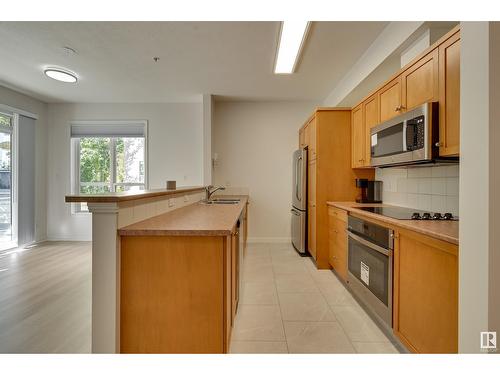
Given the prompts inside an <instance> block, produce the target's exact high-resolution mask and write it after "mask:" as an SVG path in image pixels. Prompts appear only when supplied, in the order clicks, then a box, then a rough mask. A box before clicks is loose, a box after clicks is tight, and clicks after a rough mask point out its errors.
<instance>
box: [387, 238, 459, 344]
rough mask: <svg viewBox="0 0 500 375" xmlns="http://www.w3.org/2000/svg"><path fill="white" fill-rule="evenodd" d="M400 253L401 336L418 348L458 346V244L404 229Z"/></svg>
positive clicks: (397, 322)
mask: <svg viewBox="0 0 500 375" xmlns="http://www.w3.org/2000/svg"><path fill="white" fill-rule="evenodd" d="M395 237H396V239H395V244H394V245H395V251H394V306H393V320H394V332H395V334H396V336H398V337H399V339H400V340H401V341H402V342H403V343H404V344H405V345H406V346H407V347H408V348H409V349H410V350H412V351H413V352H417V353H456V352H457V350H458V246H457V245H454V244H451V243H448V242H444V241H440V240H437V239H434V238H431V237H428V236H425V235H421V234H419V233H416V232H413V231H408V230H403V229H399V230H397V232H396V236H395Z"/></svg>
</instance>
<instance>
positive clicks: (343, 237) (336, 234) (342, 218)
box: [328, 207, 347, 281]
mask: <svg viewBox="0 0 500 375" xmlns="http://www.w3.org/2000/svg"><path fill="white" fill-rule="evenodd" d="M328 220H329V252H328V254H329V256H328V261H329V263H330V265H331V266H332V268H333V269H334V270H335V272H336V273H337V275H339V277H340V278H341V279H343V280H344V281H346V280H347V232H346V228H347V212H346V211H344V210H340V209H338V208H335V207H328Z"/></svg>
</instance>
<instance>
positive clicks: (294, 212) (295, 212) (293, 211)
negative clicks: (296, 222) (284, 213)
mask: <svg viewBox="0 0 500 375" xmlns="http://www.w3.org/2000/svg"><path fill="white" fill-rule="evenodd" d="M290 212H291V213H292V214H294V215H295V216H300V213H298V212H297V211H295V210H294V209H293V208H292V209H291V210H290Z"/></svg>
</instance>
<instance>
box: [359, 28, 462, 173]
mask: <svg viewBox="0 0 500 375" xmlns="http://www.w3.org/2000/svg"><path fill="white" fill-rule="evenodd" d="M430 101H438V102H439V142H438V145H439V155H440V156H442V157H446V156H459V153H460V28H459V27H458V26H457V27H455V28H454V29H453V30H451V31H450V32H449V33H448V34H446V35H445V36H443V37H442V38H441V39H440V40H438V41H437V42H436V43H435V44H434V45H432V46H431V47H429V48H428V49H427V50H426V51H424V52H423V53H422V54H421V55H420V56H419V57H417V58H416V59H415V60H414V61H412V62H411V63H410V64H408V65H407V66H406V67H405V68H404V70H401V71H400V72H398V73H396V74H395V75H394V76H393V77H392V78H391V79H390V80H389V81H388V82H387V83H385V84H384V85H383V86H382V87H381V88H379V89H377V90H376V91H375V92H374V93H372V94H370V96H369V97H368V98H367V99H365V100H364V101H363V102H361V103H359V104H358V105H356V106H354V107H353V109H352V111H353V119H352V121H353V134H352V137H353V139H352V144H353V146H352V147H353V150H352V155H353V158H352V168H362V167H367V166H369V165H370V139H369V136H370V131H369V129H370V128H371V127H373V126H375V125H377V124H379V123H381V122H384V121H387V120H390V119H392V118H393V117H395V116H397V115H399V114H402V113H404V112H406V111H408V110H411V109H413V108H415V107H417V106H419V105H420V104H423V103H425V102H430ZM360 106H362V114H361V113H359V112H358V111H359V109H360ZM375 107H376V108H375ZM361 122H364V125H365V134H364V135H365V142H364V143H365V151H364V152H362V151H361V149H360V147H361V146H360V145H361V143H362V142H360V141H359V140H358V138H359V137H360V136H361V130H360V129H361V125H360V124H361Z"/></svg>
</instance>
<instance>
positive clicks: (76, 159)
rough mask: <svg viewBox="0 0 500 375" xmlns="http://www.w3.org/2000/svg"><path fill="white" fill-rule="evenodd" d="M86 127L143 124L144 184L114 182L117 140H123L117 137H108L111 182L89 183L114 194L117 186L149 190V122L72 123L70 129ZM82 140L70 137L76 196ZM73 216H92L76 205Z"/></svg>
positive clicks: (73, 186)
mask: <svg viewBox="0 0 500 375" xmlns="http://www.w3.org/2000/svg"><path fill="white" fill-rule="evenodd" d="M73 124H75V125H85V126H106V125H127V124H141V125H143V126H144V183H136V182H114V181H115V180H116V171H115V163H116V160H115V159H116V158H115V150H116V138H121V137H120V136H116V137H112V136H110V137H106V138H110V140H111V141H110V159H111V160H112V162H111V166H110V172H111V181H110V182H109V183H108V182H92V183H88V184H89V185H93V186H96V185H103V186H106V185H108V186H109V187H110V191H111V192H114V188H115V187H117V186H137V185H144V189H149V152H148V122H147V121H146V120H111V121H110V120H103V121H71V122H70V126H69V128H70V129H71V125H73ZM80 139H81V138H76V137H75V138H72V137H71V135H70V144H71V145H70V148H71V149H70V153H71V173H70V176H71V193H72V194H75V195H79V194H80V186H81V182H80ZM72 214H83V215H88V214H90V213H89V212H88V211H87V210H84V209H82V204H80V203H74V204H73V205H72Z"/></svg>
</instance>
